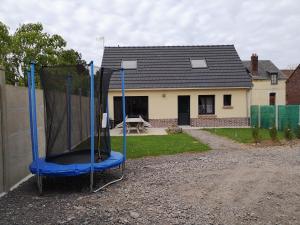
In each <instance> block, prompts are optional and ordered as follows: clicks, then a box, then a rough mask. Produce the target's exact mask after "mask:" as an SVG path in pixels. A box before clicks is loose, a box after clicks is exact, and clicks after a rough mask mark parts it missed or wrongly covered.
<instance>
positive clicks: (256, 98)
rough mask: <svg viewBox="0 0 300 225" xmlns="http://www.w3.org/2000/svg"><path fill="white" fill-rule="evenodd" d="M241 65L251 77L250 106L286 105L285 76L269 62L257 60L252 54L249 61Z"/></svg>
mask: <svg viewBox="0 0 300 225" xmlns="http://www.w3.org/2000/svg"><path fill="white" fill-rule="evenodd" d="M243 63H244V65H245V67H246V69H247V71H248V72H249V73H250V74H251V76H252V84H253V87H252V89H251V98H250V99H251V100H250V105H285V104H286V90H285V82H286V76H285V75H284V74H283V73H282V72H281V71H280V70H279V69H278V68H277V67H276V66H275V65H274V64H273V63H272V62H271V61H270V60H258V56H257V55H256V54H252V56H251V60H250V61H243Z"/></svg>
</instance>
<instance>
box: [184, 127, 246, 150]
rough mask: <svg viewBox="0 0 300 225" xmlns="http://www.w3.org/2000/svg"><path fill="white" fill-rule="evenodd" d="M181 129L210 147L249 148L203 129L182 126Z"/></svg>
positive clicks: (224, 148)
mask: <svg viewBox="0 0 300 225" xmlns="http://www.w3.org/2000/svg"><path fill="white" fill-rule="evenodd" d="M183 131H184V132H185V133H187V134H189V135H191V136H192V137H194V138H196V139H197V140H199V141H201V142H202V143H205V144H207V145H209V146H210V147H211V148H212V149H218V150H235V149H244V148H249V146H246V145H244V144H240V143H237V142H235V141H233V140H230V139H228V138H225V137H220V136H217V135H215V134H212V133H210V132H208V131H205V130H200V129H188V128H184V129H183Z"/></svg>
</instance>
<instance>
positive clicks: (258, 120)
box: [258, 105, 260, 128]
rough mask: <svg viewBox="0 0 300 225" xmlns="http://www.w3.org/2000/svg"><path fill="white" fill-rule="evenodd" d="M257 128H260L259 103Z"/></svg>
mask: <svg viewBox="0 0 300 225" xmlns="http://www.w3.org/2000/svg"><path fill="white" fill-rule="evenodd" d="M258 128H260V105H258Z"/></svg>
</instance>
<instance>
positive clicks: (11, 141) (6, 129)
mask: <svg viewBox="0 0 300 225" xmlns="http://www.w3.org/2000/svg"><path fill="white" fill-rule="evenodd" d="M3 77H4V76H3V74H2V75H1V78H2V79H3ZM4 80H5V78H4ZM0 84H1V83H0ZM27 94H28V90H27V88H26V87H15V86H11V85H5V84H3V83H2V84H1V95H2V98H1V106H2V116H1V117H2V123H1V124H2V125H1V128H2V129H1V130H2V158H3V160H2V162H3V176H2V179H3V186H4V187H3V189H4V191H8V190H9V189H10V188H11V187H12V186H14V185H15V184H16V183H18V182H19V181H20V180H22V179H23V178H24V177H26V176H27V175H29V170H28V166H29V164H30V163H31V162H32V151H31V140H30V123H29V106H28V104H29V103H28V95H27ZM36 97H37V99H36V100H37V123H38V130H39V137H38V138H39V139H38V140H39V152H40V156H42V154H44V152H45V151H44V149H45V134H44V105H43V92H42V90H37V91H36ZM0 153H1V152H0ZM0 157H1V156H0ZM0 168H1V165H0ZM0 182H1V179H0ZM0 190H1V189H0Z"/></svg>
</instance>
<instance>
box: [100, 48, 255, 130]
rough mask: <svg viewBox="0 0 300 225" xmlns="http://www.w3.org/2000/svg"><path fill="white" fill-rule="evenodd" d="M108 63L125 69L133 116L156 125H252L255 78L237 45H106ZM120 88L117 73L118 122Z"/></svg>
mask: <svg viewBox="0 0 300 225" xmlns="http://www.w3.org/2000/svg"><path fill="white" fill-rule="evenodd" d="M102 66H104V67H110V68H120V67H123V68H124V69H125V76H126V82H125V83H126V87H125V88H126V111H127V115H128V116H130V117H133V116H138V115H141V116H142V117H143V118H144V119H145V120H147V121H149V122H150V123H151V125H152V126H154V127H166V126H169V125H191V126H199V127H207V126H246V125H248V120H249V119H248V118H249V110H248V109H249V92H250V90H251V86H252V83H251V77H250V75H249V74H248V73H247V72H246V70H245V67H244V65H243V63H242V61H241V60H240V58H239V55H238V54H237V52H236V50H235V48H234V46H233V45H214V46H156V47H105V49H104V55H103V62H102ZM120 88H121V82H120V75H119V72H115V73H114V74H113V76H112V79H111V83H110V91H109V102H110V105H109V112H110V118H112V119H113V120H114V122H115V124H117V123H119V122H121V120H122V116H121V112H122V111H121V97H120V96H121V91H120Z"/></svg>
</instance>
